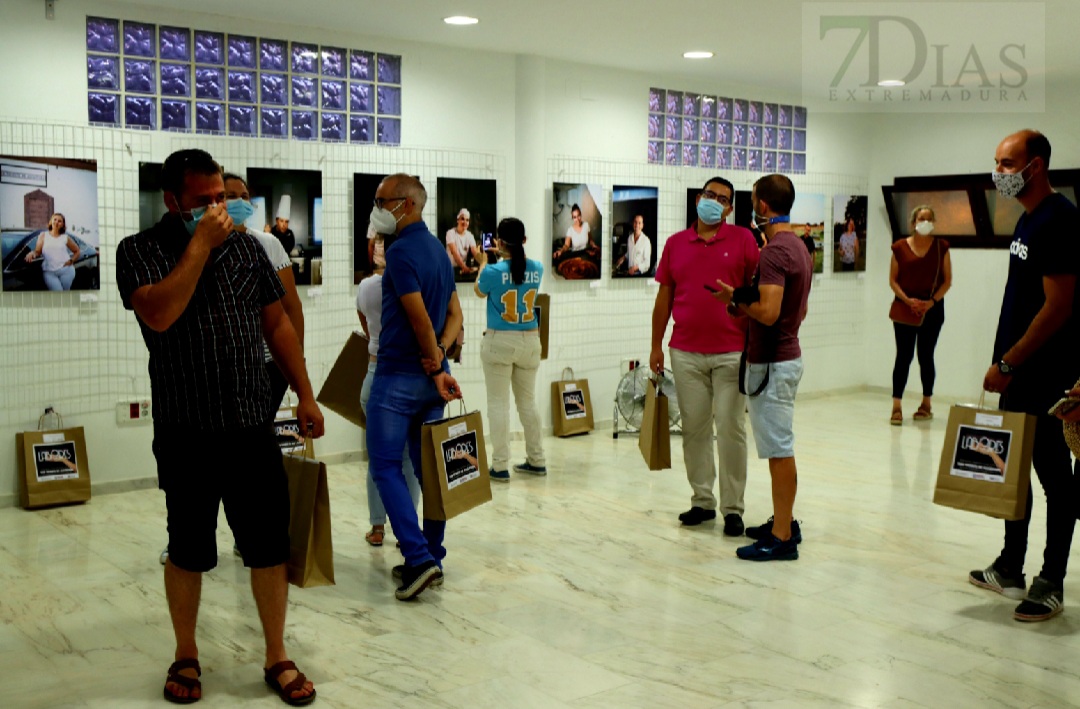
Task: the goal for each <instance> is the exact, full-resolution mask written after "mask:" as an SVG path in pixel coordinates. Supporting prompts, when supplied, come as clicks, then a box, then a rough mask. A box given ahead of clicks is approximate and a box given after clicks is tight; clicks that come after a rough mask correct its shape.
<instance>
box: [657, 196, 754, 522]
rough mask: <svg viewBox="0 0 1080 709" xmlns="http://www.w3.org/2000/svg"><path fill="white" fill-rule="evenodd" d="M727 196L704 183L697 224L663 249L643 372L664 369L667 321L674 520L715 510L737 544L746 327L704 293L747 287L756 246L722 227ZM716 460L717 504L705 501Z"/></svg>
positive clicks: (743, 232) (740, 232) (747, 236)
mask: <svg viewBox="0 0 1080 709" xmlns="http://www.w3.org/2000/svg"><path fill="white" fill-rule="evenodd" d="M734 197H735V188H734V187H733V186H732V184H731V183H730V182H728V181H727V180H725V179H723V178H722V177H714V178H712V179H710V180H709V181H708V182H706V183H705V186H704V187H702V188H701V193H700V194H698V196H697V214H698V218H697V220H696V221H695V222H694V224H693V225H692V226H691V227H690V228H689V229H685V230H683V231H680V232H678V233H677V234H673V235H672V236H671V237H669V238H668V240H667V242H665V244H664V252H663V254H662V255H661V257H660V263H659V264H658V265H657V267H656V280H657V281H658V282H659V283H660V288H659V289H658V291H657V293H656V305H655V306H654V307H653V316H652V353H651V355H650V356H649V369H650V370H651V371H653V372H657V371H660V370H662V369H663V368H664V333H665V332H666V331H667V325H668V321H669V320H671V319H672V318H673V317H674V319H675V326H674V328H673V330H672V334H671V341H670V342H669V343H668V350H669V352H670V354H671V366H672V368H673V369H674V371H675V389H676V393H677V394H678V399H679V413H680V414H681V416H682V432H683V458H684V459H685V461H686V477H687V479H688V480H689V482H690V488H691V490H692V495H691V497H690V509H689V510H688V511H686V512H683V513H682V514H680V515H679V521H680V522H682V523H683V524H684V525H686V526H693V525H697V524H701V523H702V522H705V521H708V520H711V519H715V518H716V509H717V507H718V506H719V508H720V511H721V513H722V514H723V515H724V534H726V535H728V536H735V537H738V536H742V533H743V531H744V529H745V527H744V525H743V520H742V513H743V493H744V491H745V490H746V414H745V411H746V397H745V396H744V395H743V394H741V393H740V391H739V356H740V354H741V353H742V350H743V345H744V344H745V342H746V323H745V321H742V322H740V321H738V320H736V319H735V318H733V317H732V316H731V315H729V314H728V313H726V312H724V307H723V306H722V305H720V304H719V303H717V302H716V301H715V300H714V299H713V298H712V297H711V296H710V294H709V291H708V290H706V289H707V288H708V289H712V288H713V284H714V283H715V282H716V279H717V278H720V279H723V280H725V281H728V282H730V283H734V284H735V285H737V286H741V285H745V284H748V283H750V279H751V278H753V275H754V269H755V268H757V262H758V249H757V242H755V241H754V236H753V235H752V234H751V233H750V230H749V229H747V228H745V227H740V226H734V225H732V224H728V223H727V222H725V221H724V220H725V218H726V217H727V216H728V215H729V214H731V203H732V199H733V198H734ZM714 428H715V430H716V452H717V454H718V455H719V459H720V501H719V505H717V500H716V496H715V495H714V494H713V485H714V483H715V481H716V462H715V459H714V457H713V429H714Z"/></svg>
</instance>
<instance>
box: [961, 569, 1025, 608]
mask: <svg viewBox="0 0 1080 709" xmlns="http://www.w3.org/2000/svg"><path fill="white" fill-rule="evenodd" d="M968 582H970V583H971V584H972V585H974V586H978V587H979V588H985V589H988V590H990V591H993V592H994V593H1000V594H1001V595H1002V596H1005V597H1006V598H1011V599H1013V600H1014V601H1019V600H1020V599H1021V598H1023V597H1024V590H1025V589H1026V588H1027V583H1026V582H1025V581H1024V575H1023V574H1020V575H1019V576H1006V575H1005V574H1003V573H1001V572H1000V571H998V570H997V569H995V568H994V565H993V564H990V566H987V567H986V568H985V569H983V570H982V571H972V572H971V573H969V574H968Z"/></svg>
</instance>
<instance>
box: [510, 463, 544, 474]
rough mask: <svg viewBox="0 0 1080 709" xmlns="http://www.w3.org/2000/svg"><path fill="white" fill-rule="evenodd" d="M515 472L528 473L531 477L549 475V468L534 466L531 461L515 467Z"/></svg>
mask: <svg viewBox="0 0 1080 709" xmlns="http://www.w3.org/2000/svg"><path fill="white" fill-rule="evenodd" d="M514 472H515V473H528V474H529V475H547V467H546V466H543V465H533V464H532V463H530V462H529V461H525V462H524V463H522V464H521V465H515V466H514Z"/></svg>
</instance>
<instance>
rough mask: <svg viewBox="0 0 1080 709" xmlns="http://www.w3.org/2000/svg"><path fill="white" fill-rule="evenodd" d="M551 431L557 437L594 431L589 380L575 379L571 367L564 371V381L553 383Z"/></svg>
mask: <svg viewBox="0 0 1080 709" xmlns="http://www.w3.org/2000/svg"><path fill="white" fill-rule="evenodd" d="M567 374H569V377H568V376H567ZM551 430H552V433H554V434H555V435H556V436H575V435H577V434H579V433H588V432H589V431H591V430H593V412H592V401H591V400H590V399H589V380H588V379H575V378H574V370H573V369H571V368H570V367H567V368H565V369H563V373H562V379H560V380H559V381H557V382H552V383H551Z"/></svg>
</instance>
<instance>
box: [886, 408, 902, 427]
mask: <svg viewBox="0 0 1080 709" xmlns="http://www.w3.org/2000/svg"><path fill="white" fill-rule="evenodd" d="M889 425H891V426H903V425H904V412H903V411H901V410H900V409H893V411H892V416H890V417H889Z"/></svg>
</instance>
